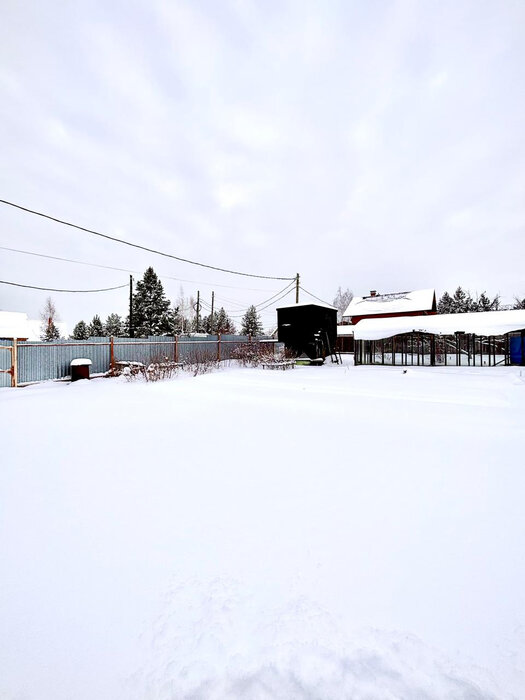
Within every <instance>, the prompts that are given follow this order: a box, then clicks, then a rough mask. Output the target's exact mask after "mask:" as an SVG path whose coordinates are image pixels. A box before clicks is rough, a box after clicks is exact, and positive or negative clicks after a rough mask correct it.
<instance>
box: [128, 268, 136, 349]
mask: <svg viewBox="0 0 525 700" xmlns="http://www.w3.org/2000/svg"><path fill="white" fill-rule="evenodd" d="M129 337H130V338H134V337H135V330H134V328H133V277H132V276H131V275H130V276H129Z"/></svg>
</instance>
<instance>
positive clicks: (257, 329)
mask: <svg viewBox="0 0 525 700" xmlns="http://www.w3.org/2000/svg"><path fill="white" fill-rule="evenodd" d="M262 333H263V326H262V323H261V319H260V316H259V314H258V313H257V309H256V308H255V306H253V305H252V306H250V307H249V308H248V309H247V311H246V313H245V314H244V316H243V317H242V325H241V335H251V336H258V335H262Z"/></svg>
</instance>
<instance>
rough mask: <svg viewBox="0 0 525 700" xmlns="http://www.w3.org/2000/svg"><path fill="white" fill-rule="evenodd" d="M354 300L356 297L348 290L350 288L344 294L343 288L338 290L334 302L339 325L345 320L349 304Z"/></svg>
mask: <svg viewBox="0 0 525 700" xmlns="http://www.w3.org/2000/svg"><path fill="white" fill-rule="evenodd" d="M353 298H354V295H353V293H352V292H351V291H350V290H349V289H348V287H347V288H346V291H344V292H343V290H342V289H341V287H339V288H338V290H337V294H336V295H335V297H334V302H333V304H334V306H335V307H336V309H337V322H338V323H340V322H341V320H342V318H343V314H344V312H345V311H346V309H347V307H348V304H349V303H350V302H351V301H352V299H353Z"/></svg>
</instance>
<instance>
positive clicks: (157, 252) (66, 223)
mask: <svg viewBox="0 0 525 700" xmlns="http://www.w3.org/2000/svg"><path fill="white" fill-rule="evenodd" d="M0 203H1V204H7V205H8V206H10V207H14V208H15V209H20V210H21V211H25V212H27V213H28V214H34V215H35V216H41V217H42V218H44V219H49V220H50V221H55V222H56V223H58V224H63V225H64V226H70V227H71V228H76V229H78V230H79V231H85V232H86V233H91V234H93V235H94V236H100V237H101V238H106V239H107V240H108V241H115V242H116V243H122V244H123V245H127V246H130V247H131V248H139V249H140V250H145V251H147V252H148V253H154V254H155V255H162V256H164V257H165V258H172V259H173V260H178V261H179V262H185V263H188V264H190V265H198V266H199V267H206V268H208V269H209V270H217V271H218V272H227V273H228V274H230V275H241V276H243V277H257V278H258V279H266V280H284V281H288V280H292V279H295V278H294V277H272V276H270V275H254V274H250V273H249V272H238V271H237V270H228V269H226V268H224V267H216V266H215V265H206V264H205V263H201V262H196V261H195V260H188V259H187V258H181V257H178V256H177V255H171V254H170V253H163V252H162V251H160V250H155V249H154V248H148V247H147V246H143V245H139V244H138V243H130V241H125V240H124V239H123V238H116V237H115V236H109V235H108V234H107V233H100V232H99V231H93V230H92V229H89V228H85V227H84V226H78V225H77V224H72V223H70V222H69V221H64V220H62V219H57V218H56V217H55V216H50V215H49V214H43V213H42V212H39V211H35V210H34V209H28V208H27V207H23V206H21V205H20V204H15V203H14V202H8V201H7V200H6V199H0Z"/></svg>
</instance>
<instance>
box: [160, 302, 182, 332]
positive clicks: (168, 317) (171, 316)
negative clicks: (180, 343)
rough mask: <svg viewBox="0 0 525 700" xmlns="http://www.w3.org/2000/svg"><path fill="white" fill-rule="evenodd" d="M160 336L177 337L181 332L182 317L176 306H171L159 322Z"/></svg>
mask: <svg viewBox="0 0 525 700" xmlns="http://www.w3.org/2000/svg"><path fill="white" fill-rule="evenodd" d="M158 332H159V333H160V334H161V335H173V336H175V335H179V334H180V333H181V332H182V316H181V314H180V310H179V307H178V306H171V307H170V308H169V309H168V310H167V311H166V313H165V314H164V316H163V317H162V318H161V320H160V322H159V327H158Z"/></svg>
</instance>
